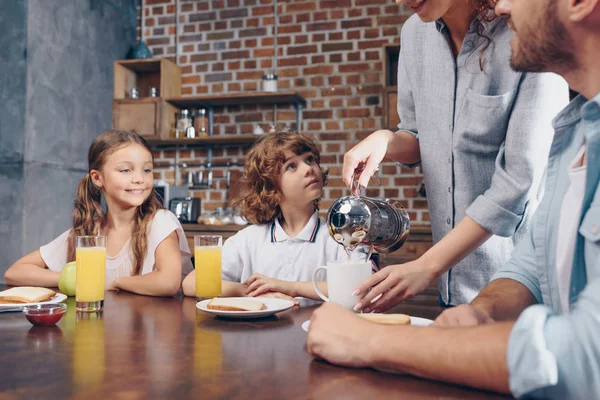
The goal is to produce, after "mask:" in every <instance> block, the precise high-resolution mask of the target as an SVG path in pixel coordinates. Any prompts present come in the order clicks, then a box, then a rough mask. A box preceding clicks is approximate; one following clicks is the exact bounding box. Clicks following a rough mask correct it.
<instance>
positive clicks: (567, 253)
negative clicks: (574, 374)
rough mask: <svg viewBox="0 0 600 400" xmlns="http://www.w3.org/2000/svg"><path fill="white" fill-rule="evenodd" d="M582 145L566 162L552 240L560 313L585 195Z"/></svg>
mask: <svg viewBox="0 0 600 400" xmlns="http://www.w3.org/2000/svg"><path fill="white" fill-rule="evenodd" d="M585 149H586V146H585V145H584V146H583V147H582V148H581V150H580V151H579V152H578V153H577V156H575V159H574V160H573V161H572V162H571V164H569V169H568V171H569V179H570V181H571V183H570V184H569V188H568V189H567V192H566V193H565V197H564V198H563V202H562V206H561V209H560V220H559V225H558V240H557V243H556V277H557V282H558V293H559V295H560V303H561V306H562V310H563V313H564V314H568V313H569V287H570V286H571V271H572V270H573V256H574V252H575V241H576V238H577V230H578V229H579V220H580V218H581V205H582V204H583V196H584V195H585V180H586V175H587V173H586V172H587V166H586V164H584V163H583V156H584V154H585Z"/></svg>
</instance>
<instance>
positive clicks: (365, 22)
mask: <svg viewBox="0 0 600 400" xmlns="http://www.w3.org/2000/svg"><path fill="white" fill-rule="evenodd" d="M371 26H373V21H372V20H371V18H361V19H351V20H346V21H342V29H351V28H365V27H371Z"/></svg>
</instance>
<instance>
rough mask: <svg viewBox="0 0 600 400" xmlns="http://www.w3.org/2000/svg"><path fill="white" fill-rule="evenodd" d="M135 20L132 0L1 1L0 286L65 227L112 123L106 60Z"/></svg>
mask: <svg viewBox="0 0 600 400" xmlns="http://www.w3.org/2000/svg"><path fill="white" fill-rule="evenodd" d="M136 13H137V11H136V0H110V1H106V0H52V1H48V0H28V1H27V0H17V1H15V0H11V1H1V2H0V76H2V78H0V79H2V85H0V101H2V103H4V104H5V105H3V106H2V108H0V140H1V143H2V150H0V187H1V188H2V190H1V193H0V254H1V255H2V258H1V259H2V264H0V272H2V276H1V277H0V280H3V279H4V278H3V277H4V274H3V271H5V270H6V268H8V267H9V266H10V265H11V264H12V263H13V262H14V261H15V260H16V259H18V258H19V257H21V256H22V255H24V254H26V253H28V252H30V251H32V250H34V249H36V248H39V246H40V245H42V244H44V243H47V242H49V241H51V240H52V239H53V238H55V237H56V236H58V235H59V234H60V233H61V232H63V231H65V230H67V229H68V228H69V227H70V222H71V212H72V207H73V198H74V194H75V190H76V187H77V183H78V182H79V180H80V179H81V178H82V177H83V174H84V173H85V172H86V169H87V150H88V148H89V145H90V144H91V142H92V140H93V139H94V137H96V136H97V135H98V134H100V133H102V132H103V131H105V130H106V129H108V128H110V125H111V113H112V97H113V89H112V86H113V62H114V60H117V59H122V58H125V54H126V53H127V51H128V49H129V48H130V47H131V46H132V45H133V44H135V29H136ZM7 75H8V76H7ZM4 79H6V80H7V82H8V83H9V85H8V86H7V85H4V83H5V82H4ZM5 144H8V146H6V145H5ZM5 188H6V190H5Z"/></svg>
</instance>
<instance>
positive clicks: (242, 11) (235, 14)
mask: <svg viewBox="0 0 600 400" xmlns="http://www.w3.org/2000/svg"><path fill="white" fill-rule="evenodd" d="M247 16H248V9H247V8H234V9H226V10H223V11H219V18H221V19H228V18H244V17H247Z"/></svg>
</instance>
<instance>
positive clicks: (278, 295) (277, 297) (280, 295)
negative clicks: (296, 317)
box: [260, 292, 300, 306]
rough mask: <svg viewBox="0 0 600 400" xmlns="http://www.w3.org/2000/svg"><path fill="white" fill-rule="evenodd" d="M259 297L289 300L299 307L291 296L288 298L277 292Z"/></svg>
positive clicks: (297, 302)
mask: <svg viewBox="0 0 600 400" xmlns="http://www.w3.org/2000/svg"><path fill="white" fill-rule="evenodd" d="M260 297H274V298H276V299H284V300H289V301H291V302H293V303H294V305H295V306H298V305H300V301H299V300H298V299H295V298H293V297H291V296H288V295H287V294H283V293H279V292H268V293H265V294H262V295H261V296H260Z"/></svg>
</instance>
